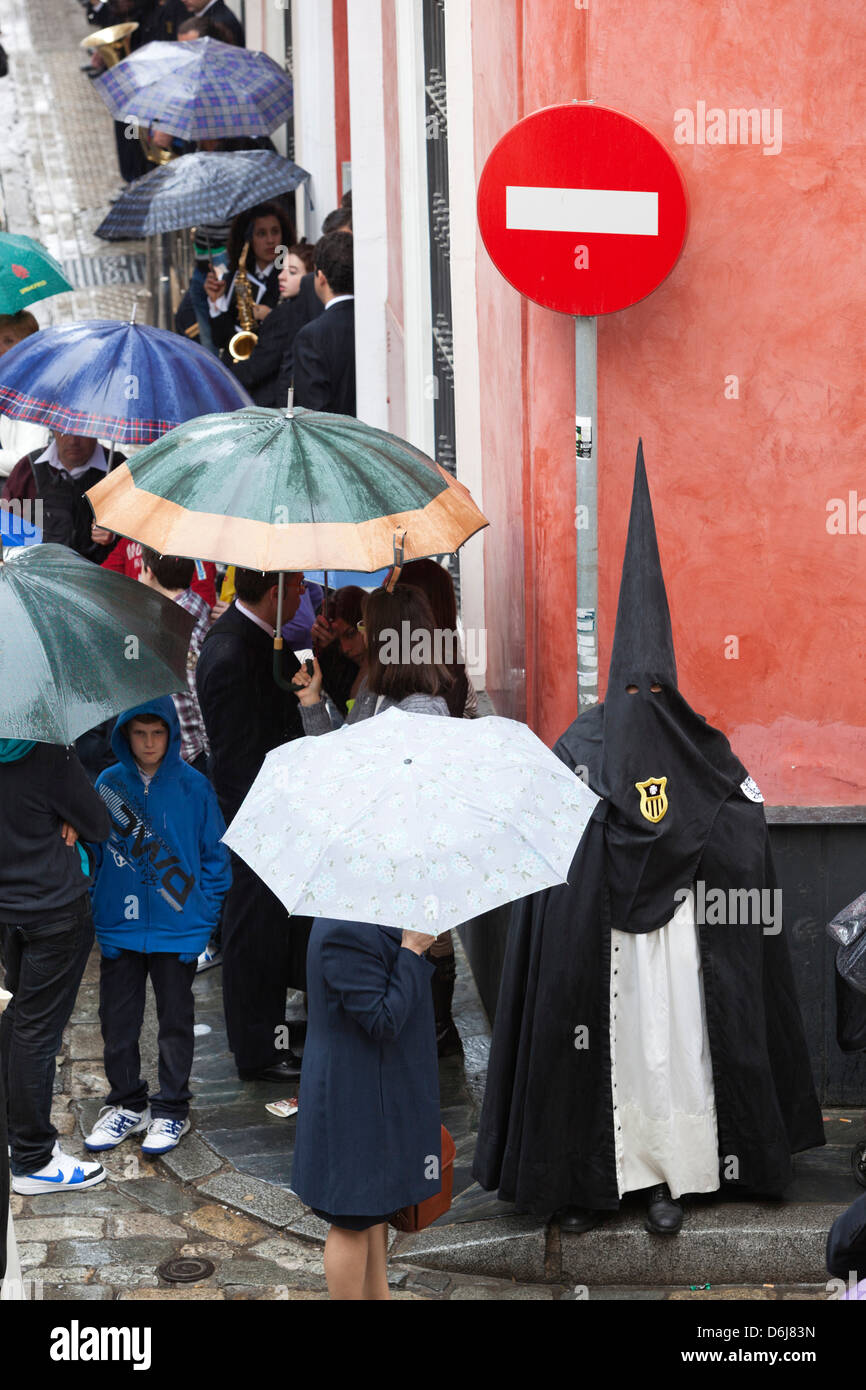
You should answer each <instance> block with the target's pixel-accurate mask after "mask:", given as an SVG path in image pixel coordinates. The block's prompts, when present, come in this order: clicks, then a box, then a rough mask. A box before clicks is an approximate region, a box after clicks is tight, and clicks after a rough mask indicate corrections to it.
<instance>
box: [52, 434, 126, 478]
mask: <svg viewBox="0 0 866 1390" xmlns="http://www.w3.org/2000/svg"><path fill="white" fill-rule="evenodd" d="M35 462H36V463H47V464H49V465H50V467H51V468H56V469H57V471H58V473H68V474H69V476H70V478H81V477H83V476H84V474H85V473H86V472H87V471H88V469H90V468H98V469H99V471H100V473H107V472H108V459H107V458H106V457H105V450H104V449H103V447H102V445H101V444H97V445H96V448H95V449H94V450H93V453H92V454H91V455H90V458H89V459H88V460H87V462H86V463H82V464H81V466H80V467H79V468H64V466H63V464H62V463H61V462H60V459H59V458H58V455H57V443H56V441H55V440H54V439H52V440H51V442H50V444H49V445H48V448H47V449H46V450H45V452H44V453H43V454H40V455H39V457H38V459H36V460H35Z"/></svg>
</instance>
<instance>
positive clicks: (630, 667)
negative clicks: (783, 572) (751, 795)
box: [566, 442, 747, 932]
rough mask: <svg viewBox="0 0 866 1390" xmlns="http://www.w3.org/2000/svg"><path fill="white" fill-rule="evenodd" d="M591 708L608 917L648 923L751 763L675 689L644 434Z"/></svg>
mask: <svg viewBox="0 0 866 1390" xmlns="http://www.w3.org/2000/svg"><path fill="white" fill-rule="evenodd" d="M590 713H591V714H595V715H596V718H598V717H599V716H600V717H601V721H602V722H601V740H600V747H599V748H598V757H597V760H596V765H595V767H594V768H592V769H591V770H590V783H591V785H592V787H593V789H594V790H595V791H597V792H599V793H600V794H601V795H602V796H603V797H605V799H606V802H607V813H606V826H605V839H606V844H607V859H608V870H609V872H608V882H609V885H610V894H611V914H612V915H611V925H612V926H615V927H618V928H620V929H621V930H624V931H631V932H646V931H654V930H655V929H656V928H657V927H661V926H664V924H665V923H666V922H669V921H670V920H671V918H672V917H673V915H674V912H675V911H676V907H677V905H678V903H679V901H680V899H678V898H676V897H675V896H674V895H675V893H676V891H677V890H678V889H684V888H688V887H690V886H691V884H692V883H693V882H694V880H695V877H696V874H697V870H698V865H699V863H700V860H701V856H702V854H703V850H704V846H705V845H706V843H707V840H708V838H709V835H710V832H711V830H712V828H713V823H714V821H715V819H716V816H717V814H718V811H719V808H720V807H721V806H722V804H723V803H724V802H725V801H727V799H728V797H730V796H731V795H732V794H734V793H736V792H737V790H738V788H739V787H740V785H741V783H742V782H743V781H744V780H745V778H746V776H747V773H746V769H745V768H744V767H743V765H742V764H741V763H740V761H739V760H738V759H737V758H736V757H735V756H734V754H733V752H732V751H731V746H730V744H729V743H728V740H727V739H726V738H725V736H724V734H723V733H721V732H720V731H719V730H718V729H714V728H713V727H712V725H710V724H708V723H707V722H706V720H705V719H704V718H703V717H702V716H701V715H699V714H696V713H695V711H694V710H693V709H692V708H691V706H690V705H689V704H687V703H686V701H685V700H684V699H683V697H682V695H680V693H679V690H678V689H677V666H676V659H675V657H674V644H673V637H672V634H671V619H670V611H669V609H668V600H667V594H666V592H665V581H664V576H663V574H662V568H661V561H660V559H659V551H658V543H657V540H656V532H655V523H654V520H653V510H652V503H651V501H650V494H649V486H648V484H647V477H646V469H645V467H644V458H643V443H642V442H640V443H639V444H638V450H637V461H636V463H635V474H634V489H633V492H632V503H631V515H630V517H629V524H628V537H627V540H626V547H625V557H624V559H623V566H622V581H621V584H620V591H619V606H618V609H617V616H616V630H615V632H614V639H613V651H612V654H611V661H610V673H609V676H608V685H607V694H606V696H605V701H604V704H603V706H601V707H600V709H599V710H598V711H590ZM586 718H587V716H585V715H584V716H582V719H581V721H578V723H581V722H582V721H583V720H584V719H586ZM566 737H567V736H566Z"/></svg>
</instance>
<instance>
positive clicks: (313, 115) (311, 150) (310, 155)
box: [271, 0, 338, 241]
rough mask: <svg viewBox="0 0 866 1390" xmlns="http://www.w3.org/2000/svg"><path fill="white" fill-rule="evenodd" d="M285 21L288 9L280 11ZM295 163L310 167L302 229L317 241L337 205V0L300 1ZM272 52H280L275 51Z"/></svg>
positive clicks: (295, 20) (295, 30) (295, 18)
mask: <svg viewBox="0 0 866 1390" xmlns="http://www.w3.org/2000/svg"><path fill="white" fill-rule="evenodd" d="M277 13H278V17H279V22H280V24H282V22H283V14H282V11H278V12H277ZM292 49H293V54H294V69H295V162H296V163H297V164H300V166H301V168H302V169H306V170H308V171H309V173H310V175H311V178H310V182H309V184H308V186H307V187H308V191H309V197H310V199H311V200H312V203H313V207H312V209H310V204H309V200H308V199H307V198H306V197H305V196H303V194H302V191H301V192H299V196H298V200H297V210H298V234H299V235H305V236H306V237H307V240H308V241H316V240H318V236H319V228H320V227H321V225H322V219H323V218H325V217H327V215H328V213H329V212H331V211H332V210H333V209H334V208H335V207H336V206H337V202H338V199H337V144H336V132H335V128H334V31H333V15H332V6H331V0H294V3H293V5H292ZM271 56H272V57H274V56H276V55H275V54H273V53H272V54H271Z"/></svg>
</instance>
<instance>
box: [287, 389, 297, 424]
mask: <svg viewBox="0 0 866 1390" xmlns="http://www.w3.org/2000/svg"><path fill="white" fill-rule="evenodd" d="M286 415H287V416H288V417H289V419H290V420H292V419H294V415H295V388H294V386H290V387H289V401H288V405H287V406H286Z"/></svg>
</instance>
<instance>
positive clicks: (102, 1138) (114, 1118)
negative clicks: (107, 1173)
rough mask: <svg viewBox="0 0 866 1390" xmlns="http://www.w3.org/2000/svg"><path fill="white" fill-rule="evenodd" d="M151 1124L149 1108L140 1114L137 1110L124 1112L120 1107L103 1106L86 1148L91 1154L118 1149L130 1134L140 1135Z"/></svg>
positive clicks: (86, 1140)
mask: <svg viewBox="0 0 866 1390" xmlns="http://www.w3.org/2000/svg"><path fill="white" fill-rule="evenodd" d="M149 1124H150V1107H149V1106H148V1107H147V1108H146V1109H145V1110H143V1111H142V1112H141V1113H140V1114H139V1112H138V1111H137V1110H124V1109H123V1108H122V1106H119V1105H103V1107H102V1109H101V1110H100V1112H99V1115H98V1116H97V1119H96V1124H95V1125H94V1126H93V1129H92V1130H91V1132H90V1134H88V1136H87V1138H86V1139H85V1141H84V1147H85V1149H89V1150H90V1152H91V1153H101V1152H102V1151H103V1150H104V1149H116V1148H117V1146H118V1144H122V1143H123V1141H124V1139H127V1138H128V1137H129V1135H130V1134H140V1133H141V1131H142V1130H143V1129H147V1126H148V1125H149Z"/></svg>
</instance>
